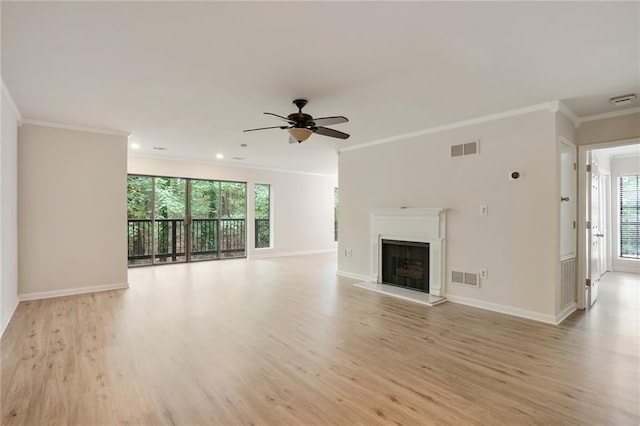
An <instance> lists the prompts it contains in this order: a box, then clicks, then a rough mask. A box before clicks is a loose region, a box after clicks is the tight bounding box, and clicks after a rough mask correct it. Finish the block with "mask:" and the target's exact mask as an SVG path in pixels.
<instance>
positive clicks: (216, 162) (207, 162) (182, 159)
mask: <svg viewBox="0 0 640 426" xmlns="http://www.w3.org/2000/svg"><path fill="white" fill-rule="evenodd" d="M129 157H130V158H131V157H133V158H142V159H150V160H168V161H180V162H184V163H196V164H205V165H207V166H215V167H235V168H240V169H251V170H261V171H267V172H277V173H294V174H298V175H308V176H322V177H331V178H335V177H338V175H337V174H331V173H315V172H303V171H298V170H289V169H276V168H271V167H260V166H249V165H244V164H234V163H229V162H226V161H220V160H198V159H193V158H187V157H175V156H171V157H168V156H167V157H164V156H161V155H153V154H134V153H132V152H131V151H129Z"/></svg>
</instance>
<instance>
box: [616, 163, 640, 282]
mask: <svg viewBox="0 0 640 426" xmlns="http://www.w3.org/2000/svg"><path fill="white" fill-rule="evenodd" d="M635 174H640V157H626V158H615V157H614V158H612V159H611V228H612V229H611V236H612V243H613V244H612V245H613V249H612V254H613V256H612V257H613V261H612V264H613V270H614V271H624V272H637V273H640V260H634V259H622V258H620V257H619V255H620V241H619V238H620V236H619V235H620V232H619V229H620V228H619V227H620V212H619V210H618V209H619V199H620V194H619V188H618V178H619V177H620V176H624V175H635Z"/></svg>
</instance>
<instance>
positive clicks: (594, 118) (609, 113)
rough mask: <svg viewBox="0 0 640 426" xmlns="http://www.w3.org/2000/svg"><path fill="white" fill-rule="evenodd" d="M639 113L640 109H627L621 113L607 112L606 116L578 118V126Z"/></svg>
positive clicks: (596, 115) (597, 115)
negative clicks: (588, 122)
mask: <svg viewBox="0 0 640 426" xmlns="http://www.w3.org/2000/svg"><path fill="white" fill-rule="evenodd" d="M637 112H640V107H635V108H627V109H622V110H620V111H611V112H605V113H604V114H595V115H589V116H587V117H580V118H578V124H582V123H585V122H587V121H595V120H604V119H605V118H613V117H620V116H622V115H629V114H635V113H637Z"/></svg>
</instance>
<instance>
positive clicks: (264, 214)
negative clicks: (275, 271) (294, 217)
mask: <svg viewBox="0 0 640 426" xmlns="http://www.w3.org/2000/svg"><path fill="white" fill-rule="evenodd" d="M254 193H255V204H254V206H255V221H256V222H255V223H256V227H255V235H256V245H255V247H256V248H267V247H271V220H270V219H271V186H270V185H267V184H263V183H256V185H255V187H254Z"/></svg>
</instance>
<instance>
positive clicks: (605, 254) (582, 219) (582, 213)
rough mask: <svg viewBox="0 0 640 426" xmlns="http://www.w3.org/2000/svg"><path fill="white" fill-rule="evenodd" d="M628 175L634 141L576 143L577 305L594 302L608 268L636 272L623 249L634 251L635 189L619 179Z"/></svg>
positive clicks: (638, 212) (638, 145) (638, 232)
mask: <svg viewBox="0 0 640 426" xmlns="http://www.w3.org/2000/svg"><path fill="white" fill-rule="evenodd" d="M634 176H640V140H636V139H634V140H626V141H618V142H611V143H603V144H596V145H587V146H581V147H579V194H580V196H581V199H582V201H581V202H580V208H579V209H578V213H579V227H580V229H581V230H582V231H581V232H579V234H578V236H579V240H578V246H579V248H580V256H579V281H578V282H579V285H578V289H579V291H578V307H579V308H583V309H584V308H586V309H588V308H590V307H591V306H593V305H594V303H596V301H597V300H598V296H599V292H600V288H599V287H600V281H601V279H602V278H603V277H604V276H605V274H607V273H608V272H611V271H617V272H631V273H640V260H639V259H633V258H630V257H633V256H630V255H629V254H628V252H633V251H634V250H635V251H636V252H637V251H639V250H640V199H639V194H640V191H639V190H635V191H631V189H633V188H631V187H632V186H633V185H626V184H625V182H633V181H634ZM635 181H637V178H636V180H635ZM624 188H626V189H627V190H629V192H628V193H626V195H624V194H623V192H624ZM634 188H635V187H634Z"/></svg>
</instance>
